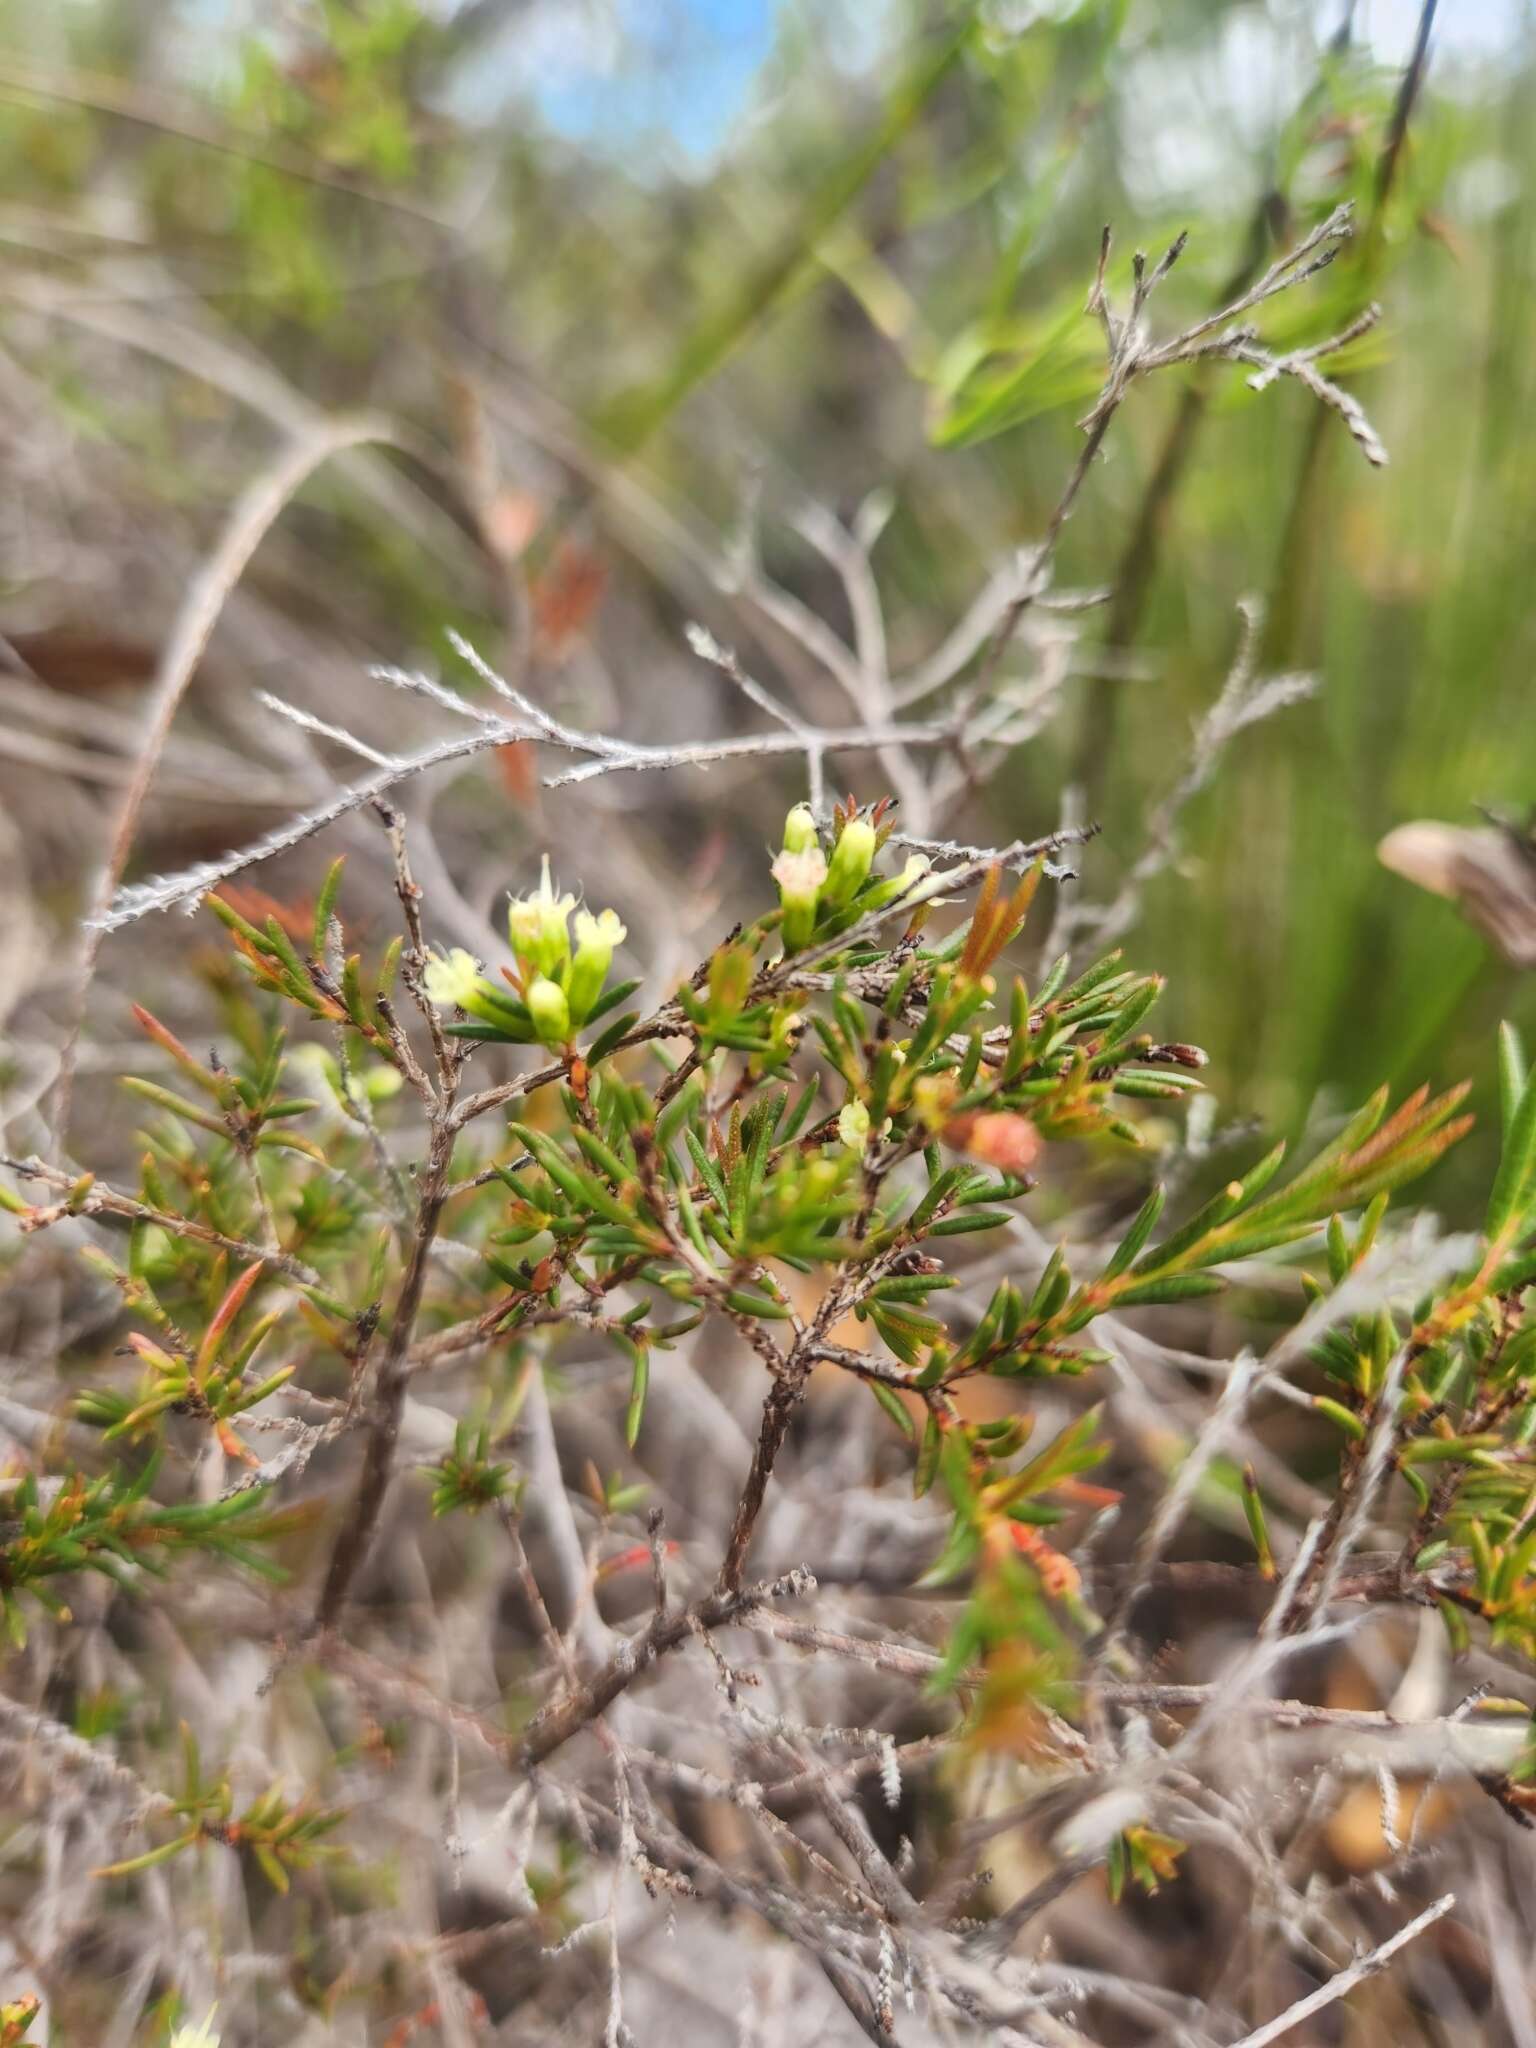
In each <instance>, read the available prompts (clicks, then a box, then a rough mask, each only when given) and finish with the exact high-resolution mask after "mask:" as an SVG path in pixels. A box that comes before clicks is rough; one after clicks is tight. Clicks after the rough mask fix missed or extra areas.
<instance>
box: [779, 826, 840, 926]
mask: <svg viewBox="0 0 1536 2048" xmlns="http://www.w3.org/2000/svg"><path fill="white" fill-rule="evenodd" d="M790 815H791V816H793V815H794V813H793V812H791V813H790ZM773 879H774V880H775V881H776V882H777V883H778V885H779V902H780V903H781V904H782V906H783V912H784V914H783V918H782V920H781V922H780V927H779V929H780V931H781V932H782V934H783V938H784V950H785V952H786V953H798V952H799V950H800V948H801V947H802V946H805V945H809V943H810V938H811V933H812V932H813V931H814V930H815V928H816V898H817V896H818V894H819V893H820V890H821V885H822V883H823V882H825V880H826V879H827V859H826V855H825V854H824V853H823V852H822V850H821V848H820V847H819V846H812V847H807V848H806V849H804V850H803V851H801V852H798V853H796V852H793V851H791V850H790V849H789V848H787V847H786V849H785V850H784V852H783V853H781V854H780V855H779V857H778V859H777V860H776V861H775V862H774V864H773Z"/></svg>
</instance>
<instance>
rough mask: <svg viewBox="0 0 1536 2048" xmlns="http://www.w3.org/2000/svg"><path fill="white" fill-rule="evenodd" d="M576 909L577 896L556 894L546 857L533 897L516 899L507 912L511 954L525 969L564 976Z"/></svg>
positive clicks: (569, 955) (518, 897)
mask: <svg viewBox="0 0 1536 2048" xmlns="http://www.w3.org/2000/svg"><path fill="white" fill-rule="evenodd" d="M575 908H576V898H575V897H574V896H569V895H567V896H561V895H558V894H557V893H556V891H555V886H554V884H553V883H552V882H551V881H550V879H549V855H548V854H547V853H546V854H545V856H544V862H543V868H542V871H541V873H540V877H539V886H538V888H537V889H535V890H534V891H533V892H532V894H531V895H528V896H514V897H513V899H512V901H511V904H510V905H509V907H508V910H507V932H508V935H509V937H510V938H511V941H512V950H513V952H514V953H515V954H516V955H517V957H518V959H519V960H520V961H521V962H522V965H523V967H524V968H525V969H527V970H530V971H531V972H534V973H537V974H547V975H550V976H558V975H559V974H560V973H561V971H562V970H563V968H564V967H565V964H566V962H567V961H568V960H569V959H570V957H571V935H570V932H569V930H568V929H567V920H568V919H569V917H570V914H571V912H572V911H573V910H574V909H575Z"/></svg>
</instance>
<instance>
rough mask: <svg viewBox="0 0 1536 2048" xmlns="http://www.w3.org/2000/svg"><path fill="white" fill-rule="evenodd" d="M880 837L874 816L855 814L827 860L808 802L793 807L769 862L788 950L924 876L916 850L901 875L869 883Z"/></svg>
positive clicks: (924, 865) (925, 869)
mask: <svg viewBox="0 0 1536 2048" xmlns="http://www.w3.org/2000/svg"><path fill="white" fill-rule="evenodd" d="M877 808H879V807H877ZM884 837H885V834H884V833H883V832H882V831H881V830H880V829H879V827H878V825H877V824H876V822H875V820H874V819H872V818H865V817H861V816H860V815H859V814H858V813H857V812H854V813H853V814H852V815H851V816H850V817H848V819H847V820H846V822H845V823H844V825H843V828H842V830H841V832H839V834H838V836H837V843H836V845H835V846H834V847H833V849H832V858H831V860H828V859H827V856H826V855H825V854H824V853H823V852H822V850H821V835H820V833H819V832H818V831H817V829H816V820H815V818H814V817H813V816H812V814H811V809H810V806H809V805H808V804H796V805H795V807H794V809H793V810H792V811H791V812H790V814H789V816H788V817H787V818H786V819H785V820H784V850H783V851H782V853H780V855H779V857H778V859H777V860H776V861H775V862H774V864H773V879H774V880H775V881H776V882H777V883H778V885H779V904H780V913H781V914H780V922H779V932H780V936H781V937H782V939H783V941H784V950H785V952H786V953H798V952H800V951H801V950H802V948H804V947H806V946H808V945H809V944H810V943H811V940H812V939H813V937H815V936H816V935H817V933H818V928H823V927H824V928H826V930H827V932H828V935H829V936H830V934H831V933H832V932H835V931H836V930H837V929H838V928H839V924H840V923H842V922H851V921H852V920H851V918H850V917H847V916H846V913H848V912H850V911H856V913H857V914H858V915H862V914H863V913H864V912H865V911H867V910H878V909H880V908H881V906H882V905H884V904H886V903H889V902H891V901H892V900H893V899H894V898H895V897H897V896H900V895H902V894H903V893H904V892H905V891H906V890H908V889H911V888H914V887H915V886H916V884H917V883H918V882H920V881H921V880H922V878H923V876H924V875H926V874H927V872H928V868H929V862H928V861H927V860H926V859H925V858H924V856H923V855H922V854H914V855H913V856H912V858H911V859H910V860H909V861H908V862H907V864H906V866H905V867H904V868H903V869H902V871H901V873H900V874H899V875H895V876H893V877H891V878H890V879H889V880H879V879H877V880H876V881H875V882H874V883H873V884H871V883H870V868H871V866H872V864H873V862H874V858H875V853H876V851H877V849H878V848H879V846H880V843H881V840H882V839H883V838H884ZM855 899H857V901H856V902H855Z"/></svg>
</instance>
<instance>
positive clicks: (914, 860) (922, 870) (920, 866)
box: [864, 853, 940, 910]
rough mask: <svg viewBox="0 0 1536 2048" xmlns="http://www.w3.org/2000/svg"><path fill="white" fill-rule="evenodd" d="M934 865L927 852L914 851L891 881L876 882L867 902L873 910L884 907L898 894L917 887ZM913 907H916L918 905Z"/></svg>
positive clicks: (930, 900)
mask: <svg viewBox="0 0 1536 2048" xmlns="http://www.w3.org/2000/svg"><path fill="white" fill-rule="evenodd" d="M932 866H933V862H932V861H931V860H930V859H929V858H928V856H927V854H926V853H914V854H913V855H912V857H911V859H910V860H909V861H908V862H907V864H906V866H905V867H904V868H903V869H902V871H901V873H900V874H899V875H892V876H891V878H890V880H889V881H885V882H877V883H876V884H875V886H874V888H873V889H871V890H870V892H869V894H868V895H867V896H866V897H865V899H864V901H865V903H866V904H868V906H869V908H870V909H871V910H881V909H883V908H884V906H885V905H886V904H887V903H892V902H894V901H895V899H896V898H897V897H898V896H905V895H906V894H907V892H908V890H910V889H915V888H916V887H917V885H918V883H919V882H920V881H921V880H922V879H923V877H924V875H926V874H927V872H928V870H929V869H930V868H931V867H932ZM920 900H921V901H923V902H928V903H935V902H938V901H939V900H940V899H939V898H937V897H933V896H928V897H923V898H921V899H920ZM913 907H914V909H915V908H916V905H914V906H913Z"/></svg>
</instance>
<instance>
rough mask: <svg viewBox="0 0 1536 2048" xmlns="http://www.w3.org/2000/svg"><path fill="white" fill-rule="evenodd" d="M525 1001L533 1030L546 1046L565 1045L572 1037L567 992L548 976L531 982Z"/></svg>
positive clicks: (540, 976)
mask: <svg viewBox="0 0 1536 2048" xmlns="http://www.w3.org/2000/svg"><path fill="white" fill-rule="evenodd" d="M525 1000H526V1001H527V1004H528V1014H529V1016H530V1017H532V1019H533V1028H534V1030H535V1031H536V1032H537V1033H538V1035H539V1037H540V1038H541V1039H542V1040H543V1042H544V1043H545V1044H546V1045H557V1046H558V1045H564V1044H565V1042H566V1040H567V1039H568V1038H569V1037H570V1035H571V1007H570V1004H569V1003H568V1002H567V1001H566V999H565V990H564V989H563V988H562V987H561V986H560V984H559V982H558V981H551V980H550V978H549V976H548V975H547V974H538V975H535V976H534V978H533V980H532V981H530V982H529V984H528V989H527V994H526V998H525Z"/></svg>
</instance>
